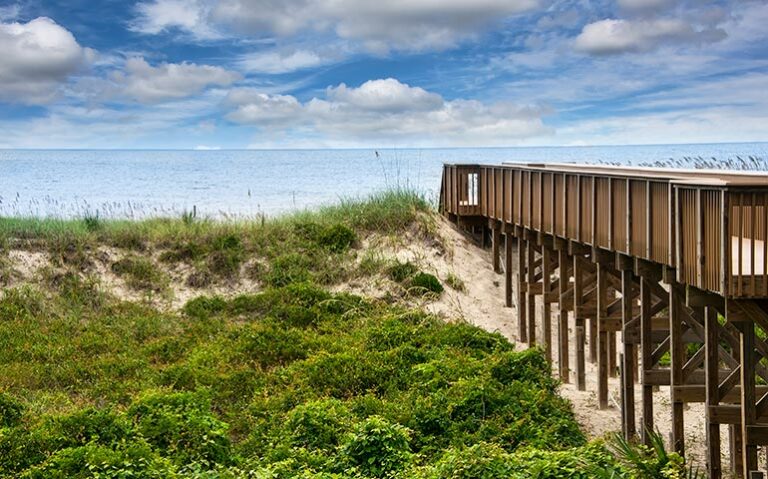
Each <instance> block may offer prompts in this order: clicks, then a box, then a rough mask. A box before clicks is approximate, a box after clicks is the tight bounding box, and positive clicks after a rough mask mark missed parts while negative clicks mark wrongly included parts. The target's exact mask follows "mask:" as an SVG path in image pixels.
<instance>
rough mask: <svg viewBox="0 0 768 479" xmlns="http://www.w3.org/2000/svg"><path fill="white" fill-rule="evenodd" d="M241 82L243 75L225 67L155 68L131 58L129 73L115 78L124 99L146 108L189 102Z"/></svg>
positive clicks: (178, 65)
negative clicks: (211, 89)
mask: <svg viewBox="0 0 768 479" xmlns="http://www.w3.org/2000/svg"><path fill="white" fill-rule="evenodd" d="M239 79H240V75H239V74H237V73H235V72H231V71H228V70H225V69H224V68H221V67H214V66H210V65H196V64H194V63H186V62H185V63H162V64H160V65H158V66H156V67H153V66H152V65H150V64H149V63H147V61H146V60H144V59H143V58H129V59H128V60H127V61H126V62H125V72H115V73H113V75H112V81H113V82H114V83H115V84H116V85H117V86H118V89H119V90H120V94H121V95H124V96H127V97H129V98H132V99H134V100H136V101H138V102H140V103H145V104H149V103H160V102H163V101H168V100H176V99H179V98H185V97H188V96H191V95H195V94H198V93H200V92H202V91H203V90H205V89H206V88H207V87H210V86H228V85H231V84H232V83H234V82H235V81H237V80H239Z"/></svg>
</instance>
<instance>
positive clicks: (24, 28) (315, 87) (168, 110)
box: [0, 0, 768, 149]
mask: <svg viewBox="0 0 768 479" xmlns="http://www.w3.org/2000/svg"><path fill="white" fill-rule="evenodd" d="M767 25H768V0H591V1H590V0H575V1H560V0H144V1H139V2H130V1H124V0H67V1H66V2H62V1H58V2H53V1H46V0H30V1H23V0H22V1H18V2H13V1H12V2H8V1H7V0H0V148H196V149H218V148H358V147H363V148H374V147H379V148H407V147H415V148H428V147H460V146H549V145H552V146H571V145H619V144H668V143H714V142H749V141H766V140H768V28H766V26H767Z"/></svg>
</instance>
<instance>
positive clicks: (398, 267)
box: [388, 261, 419, 283]
mask: <svg viewBox="0 0 768 479" xmlns="http://www.w3.org/2000/svg"><path fill="white" fill-rule="evenodd" d="M418 271H419V269H418V268H417V267H416V265H415V264H413V263H411V262H410V261H406V262H405V263H401V262H399V261H398V262H396V263H395V264H393V265H392V266H390V268H389V271H388V273H389V277H390V278H392V280H394V281H397V282H398V283H402V282H404V281H405V280H407V279H409V278H410V277H411V276H413V275H415V274H416V273H417V272H418Z"/></svg>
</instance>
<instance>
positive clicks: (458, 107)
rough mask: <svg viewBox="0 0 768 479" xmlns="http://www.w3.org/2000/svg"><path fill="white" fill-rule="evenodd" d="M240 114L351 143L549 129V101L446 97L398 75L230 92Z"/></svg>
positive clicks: (467, 139)
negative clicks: (355, 83)
mask: <svg viewBox="0 0 768 479" xmlns="http://www.w3.org/2000/svg"><path fill="white" fill-rule="evenodd" d="M227 104H228V105H230V106H232V107H233V108H234V110H233V111H232V112H231V113H230V114H229V115H228V118H229V119H230V120H232V121H235V122H238V123H244V124H251V125H255V126H258V127H260V128H261V129H262V130H267V131H270V132H273V133H274V132H275V131H279V130H282V132H283V133H285V130H286V128H288V129H292V128H293V129H295V128H298V129H301V131H302V132H303V135H304V136H306V135H309V136H311V137H318V136H319V137H321V138H324V139H327V140H336V141H343V142H347V143H349V142H358V143H359V144H363V143H366V142H371V141H373V142H384V141H396V142H398V143H399V144H402V143H408V144H411V145H427V144H431V145H434V144H452V145H472V144H474V145H478V144H483V145H505V144H513V143H515V142H517V141H519V140H521V139H525V138H531V137H536V136H542V135H548V134H550V133H551V130H550V129H549V128H548V127H547V126H545V125H544V123H543V121H542V117H543V115H545V114H546V113H548V111H547V110H546V109H544V108H540V107H526V106H519V105H514V104H511V103H504V102H498V103H492V104H486V103H483V102H479V101H475V100H462V99H457V100H450V101H448V100H445V99H444V98H442V97H441V96H440V95H437V94H435V93H432V92H428V91H426V90H424V89H422V88H419V87H411V86H409V85H406V84H404V83H401V82H399V81H397V80H395V79H391V78H389V79H383V80H371V81H368V82H366V83H363V84H362V85H361V86H359V87H356V88H353V87H348V86H346V85H344V84H341V85H339V86H337V87H331V88H328V89H327V90H326V95H325V97H324V98H312V99H311V100H309V101H307V102H304V103H301V102H300V101H299V100H298V99H296V98H295V97H293V96H289V95H267V94H262V93H258V92H256V91H253V90H250V89H237V90H234V91H232V92H231V93H230V95H229V97H228V99H227Z"/></svg>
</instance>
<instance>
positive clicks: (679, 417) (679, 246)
mask: <svg viewBox="0 0 768 479" xmlns="http://www.w3.org/2000/svg"><path fill="white" fill-rule="evenodd" d="M440 208H441V212H442V213H443V214H444V215H445V216H446V217H447V218H448V219H450V220H451V221H453V222H454V223H456V224H457V225H458V226H459V227H463V228H467V229H469V228H472V229H473V230H477V229H480V230H481V231H484V237H486V236H487V237H490V238H491V240H492V257H493V263H494V269H496V270H497V271H503V272H504V274H505V278H506V288H505V291H506V304H507V306H513V305H514V306H515V307H516V311H517V336H518V338H517V339H518V340H520V341H522V342H527V343H528V344H529V345H531V346H533V345H540V346H541V347H542V348H543V349H544V351H545V352H546V355H547V357H548V358H549V359H550V361H552V362H553V363H554V360H555V359H556V362H557V368H558V374H559V376H560V379H561V380H562V381H564V382H575V383H576V385H577V387H578V388H579V389H582V390H583V389H584V388H585V387H586V381H585V364H586V362H587V361H591V362H595V363H596V364H597V366H598V367H597V375H598V377H597V389H598V390H597V397H598V404H599V407H600V408H607V407H608V399H609V398H608V377H609V376H613V375H619V376H620V378H621V392H622V394H621V405H620V406H621V417H622V431H623V434H624V435H625V437H627V438H630V439H632V438H638V439H639V440H644V441H648V439H649V438H648V435H647V434H646V432H647V431H652V430H654V423H653V417H654V416H653V411H654V395H653V389H654V387H658V386H668V387H669V391H670V398H669V400H670V402H671V404H672V408H671V418H670V420H671V424H672V432H671V437H670V443H671V446H672V447H673V448H674V449H675V450H676V451H678V452H680V453H682V454H684V453H685V440H684V435H685V434H684V433H685V424H684V419H683V408H684V405H685V403H695V402H700V403H705V405H706V435H707V437H706V440H707V455H706V461H707V464H706V470H707V474H708V476H709V477H711V478H720V477H722V474H723V470H724V468H725V467H730V468H731V471H732V472H733V473H735V474H736V475H737V476H739V477H747V478H753V477H762V474H761V473H760V472H759V470H760V468H759V467H758V455H757V448H758V447H760V446H766V445H768V342H767V341H766V337H768V176H766V175H764V174H756V173H746V172H723V171H710V170H675V169H658V168H629V167H613V166H594V165H571V164H517V163H514V164H513V163H510V164H502V165H471V164H466V165H465V164H451V165H445V166H444V169H443V177H442V185H441V190H440ZM502 243H503V244H502ZM514 265H516V267H515V266H514ZM513 296H514V297H513ZM553 305H557V306H558V307H557V311H558V314H557V316H556V317H553V315H552V306H553ZM537 308H538V312H539V314H538V315H537ZM537 317H538V318H539V320H538V321H537ZM617 345H619V346H618V347H617ZM574 350H575V355H574V357H575V364H571V360H570V358H571V352H572V351H574ZM636 387H638V388H640V389H641V392H642V394H641V397H642V401H641V403H640V404H635V388H636ZM722 424H725V425H729V429H728V430H729V434H728V440H729V441H730V444H731V447H730V451H731V455H730V464H725V465H724V464H721V458H720V457H721V456H720V454H721V442H722V441H723V438H721V437H720V425H722Z"/></svg>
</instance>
